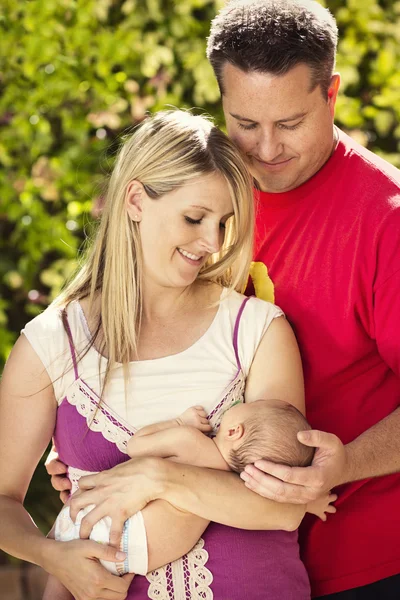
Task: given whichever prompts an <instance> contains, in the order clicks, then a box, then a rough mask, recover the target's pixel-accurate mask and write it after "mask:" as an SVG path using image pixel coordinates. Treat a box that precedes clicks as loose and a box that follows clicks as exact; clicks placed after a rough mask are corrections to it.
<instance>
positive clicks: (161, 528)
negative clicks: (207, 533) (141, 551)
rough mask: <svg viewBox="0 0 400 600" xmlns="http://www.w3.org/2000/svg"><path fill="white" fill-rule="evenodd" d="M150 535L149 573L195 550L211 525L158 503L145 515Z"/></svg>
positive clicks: (150, 507) (148, 544) (148, 539)
mask: <svg viewBox="0 0 400 600" xmlns="http://www.w3.org/2000/svg"><path fill="white" fill-rule="evenodd" d="M142 515H143V519H144V522H145V527H146V534H147V550H148V560H149V563H148V570H149V571H152V570H154V569H157V568H158V567H161V566H162V565H165V564H166V563H169V562H172V561H174V560H176V559H178V558H180V557H181V556H183V555H184V554H186V553H187V552H189V550H191V549H192V548H193V546H194V545H195V544H196V543H197V541H198V540H199V538H200V537H201V535H202V534H203V532H204V530H205V529H206V527H207V525H208V521H206V520H205V519H202V518H201V517H198V516H196V515H193V514H190V513H186V512H183V511H181V510H179V509H177V508H175V507H174V506H171V504H169V503H168V502H164V501H163V500H156V501H154V502H151V503H150V504H148V505H147V506H146V508H145V509H144V510H143V511H142Z"/></svg>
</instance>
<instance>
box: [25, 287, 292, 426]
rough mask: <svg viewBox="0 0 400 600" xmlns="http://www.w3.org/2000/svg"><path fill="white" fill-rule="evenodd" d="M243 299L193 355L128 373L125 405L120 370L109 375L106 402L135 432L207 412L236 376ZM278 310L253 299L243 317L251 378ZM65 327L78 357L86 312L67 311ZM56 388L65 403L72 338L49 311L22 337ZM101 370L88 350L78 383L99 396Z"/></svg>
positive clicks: (235, 300)
mask: <svg viewBox="0 0 400 600" xmlns="http://www.w3.org/2000/svg"><path fill="white" fill-rule="evenodd" d="M243 300H244V296H242V295H241V294H238V293H237V292H232V293H230V294H228V295H227V296H225V298H223V299H222V300H221V303H220V306H219V309H218V312H217V314H216V317H215V319H214V321H213V322H212V324H211V325H210V327H209V329H208V330H207V331H206V332H205V334H204V335H203V336H202V337H201V338H200V339H199V340H197V341H196V342H195V343H194V344H193V345H192V346H190V347H189V348H188V349H186V350H184V351H183V352H180V353H179V354H174V355H171V356H167V357H164V358H157V359H153V360H145V361H137V362H132V363H130V365H129V375H130V382H129V393H128V402H126V398H125V393H124V377H123V371H122V366H121V365H117V366H116V368H115V369H114V370H113V372H112V377H111V380H110V383H109V386H108V388H107V390H106V392H105V396H104V400H105V401H106V402H107V404H108V405H109V406H110V407H112V408H113V410H114V411H115V412H116V413H117V414H119V415H120V416H121V417H122V418H123V419H125V421H127V422H128V423H130V424H131V425H132V426H133V427H134V428H135V429H138V428H140V427H144V426H145V425H149V424H151V423H155V422H157V421H163V420H167V419H171V418H174V417H176V416H178V415H179V414H181V413H182V412H183V411H185V410H186V409H187V408H189V407H190V406H193V405H196V404H199V405H202V406H204V408H205V410H206V412H210V411H211V410H212V408H213V407H214V406H215V404H216V403H217V402H218V400H219V399H220V397H221V389H225V388H226V387H227V386H228V385H229V383H230V382H231V381H232V379H233V378H234V376H235V374H236V372H237V365H236V358H235V353H234V348H233V344H232V340H233V329H234V325H235V320H236V317H237V314H238V311H239V308H240V306H241V303H242V302H243ZM282 315H283V313H282V311H281V310H280V309H279V308H278V307H276V306H275V305H273V304H270V303H269V302H265V301H263V300H259V299H258V298H250V300H249V301H248V302H247V304H246V307H245V309H244V311H243V314H242V318H241V322H240V327H239V336H238V347H239V358H240V362H241V366H242V370H243V373H244V375H245V377H247V375H248V372H249V370H250V366H251V363H252V361H253V358H254V355H255V353H256V351H257V348H258V345H259V343H260V341H261V339H262V337H263V335H264V333H265V331H266V330H267V329H268V327H269V325H270V323H271V322H272V320H273V319H274V318H276V317H279V316H282ZM68 320H69V324H70V327H71V331H72V336H73V340H74V345H75V347H76V349H77V351H78V353H79V351H81V352H82V350H84V349H85V347H86V346H87V344H88V339H87V335H86V333H85V327H84V326H83V324H82V311H81V309H80V305H79V304H78V303H77V302H72V303H71V304H70V305H69V307H68ZM22 332H23V333H24V334H25V336H26V337H27V339H28V340H29V342H30V344H31V345H32V347H33V349H34V350H35V352H36V353H37V354H38V356H39V358H40V359H41V361H42V362H43V365H44V366H45V368H46V369H47V371H48V373H49V376H50V378H51V380H52V381H53V386H54V391H55V396H56V399H57V401H58V403H60V402H61V401H62V400H63V398H64V396H65V394H66V392H67V390H68V388H69V387H70V386H71V385H72V383H73V382H74V379H75V376H74V371H73V369H72V368H71V360H70V350H69V343H68V338H67V335H66V334H65V332H64V328H63V325H62V322H61V318H60V314H59V310H58V309H55V308H53V307H49V308H48V309H46V310H45V311H44V312H43V313H42V314H40V315H39V316H37V317H35V318H34V319H33V320H32V321H30V322H29V323H28V324H27V325H26V326H25V329H23V330H22ZM99 364H100V369H101V372H102V373H104V370H105V366H106V359H105V358H103V357H101V356H100V355H99V354H98V352H97V351H96V350H95V349H94V348H91V349H90V350H89V351H88V352H87V354H86V355H85V356H84V357H83V358H82V360H81V361H80V362H79V365H78V369H79V375H80V376H81V377H82V379H84V381H85V382H86V383H87V384H88V386H89V387H90V388H91V389H92V390H93V391H94V392H96V393H97V394H99V393H100V391H101V383H100V379H99Z"/></svg>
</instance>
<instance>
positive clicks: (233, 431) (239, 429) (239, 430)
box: [226, 423, 244, 442]
mask: <svg viewBox="0 0 400 600" xmlns="http://www.w3.org/2000/svg"><path fill="white" fill-rule="evenodd" d="M243 434H244V427H243V423H238V424H237V425H234V426H233V427H229V429H228V431H227V432H226V437H227V438H228V440H229V441H230V442H237V441H238V440H240V439H241V438H242V437H243Z"/></svg>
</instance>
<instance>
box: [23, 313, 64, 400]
mask: <svg viewBox="0 0 400 600" xmlns="http://www.w3.org/2000/svg"><path fill="white" fill-rule="evenodd" d="M21 333H23V334H24V335H25V337H26V338H27V340H28V342H29V343H30V345H31V346H32V348H33V349H34V351H35V352H36V354H37V355H38V357H39V358H40V360H41V362H42V363H43V366H44V368H45V369H46V371H47V373H48V375H49V377H50V379H51V382H52V384H53V388H54V394H55V397H56V400H57V401H58V402H59V401H60V400H61V396H62V395H63V391H64V390H65V386H66V376H67V372H68V371H70V370H71V354H70V351H69V343H68V337H67V335H66V333H65V331H64V327H63V324H62V320H61V313H60V310H59V309H56V308H54V307H49V308H47V309H46V310H45V311H43V312H42V313H41V314H40V315H38V316H37V317H35V318H34V319H32V321H29V323H27V324H26V325H25V327H24V329H22V331H21ZM67 378H68V377H67Z"/></svg>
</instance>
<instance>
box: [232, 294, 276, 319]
mask: <svg viewBox="0 0 400 600" xmlns="http://www.w3.org/2000/svg"><path fill="white" fill-rule="evenodd" d="M224 301H225V302H226V303H227V304H228V305H229V306H230V308H231V309H233V310H236V311H239V310H240V309H241V307H242V306H243V316H245V315H249V316H250V315H252V316H253V317H254V316H259V317H264V318H265V317H267V316H271V317H272V318H276V317H281V316H284V313H283V311H282V309H281V308H279V306H277V305H276V304H273V303H272V302H267V301H266V300H261V298H257V297H256V296H246V295H244V294H240V293H239V292H236V291H235V290H232V291H230V292H229V291H228V290H226V292H225V297H224Z"/></svg>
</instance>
